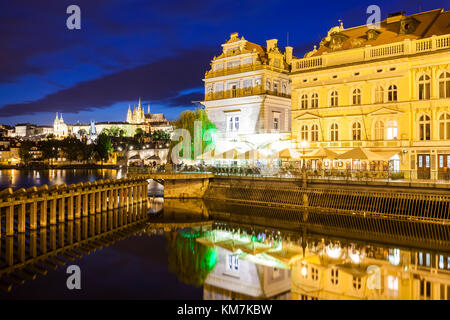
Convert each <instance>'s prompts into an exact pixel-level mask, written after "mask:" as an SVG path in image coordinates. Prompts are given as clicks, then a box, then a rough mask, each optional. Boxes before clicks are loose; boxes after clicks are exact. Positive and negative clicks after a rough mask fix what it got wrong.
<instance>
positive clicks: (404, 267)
mask: <svg viewBox="0 0 450 320" xmlns="http://www.w3.org/2000/svg"><path fill="white" fill-rule="evenodd" d="M449 275H450V256H449V255H448V254H447V255H446V254H435V253H430V252H429V253H427V252H411V251H408V250H400V249H398V248H389V249H388V248H376V247H372V246H370V247H369V246H367V247H360V248H357V249H356V248H355V247H353V246H341V245H340V244H339V243H335V244H334V245H333V244H328V245H325V243H324V242H318V243H317V244H316V245H311V244H309V245H308V247H307V248H306V250H305V256H304V257H302V258H301V259H299V260H297V261H296V262H295V264H293V266H292V298H293V299H301V300H309V299H321V300H322V299H408V300H409V299H414V300H421V299H437V300H439V299H442V300H449V299H450V277H449Z"/></svg>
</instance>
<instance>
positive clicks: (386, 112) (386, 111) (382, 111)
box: [367, 107, 403, 116]
mask: <svg viewBox="0 0 450 320" xmlns="http://www.w3.org/2000/svg"><path fill="white" fill-rule="evenodd" d="M402 113H403V112H401V111H398V110H395V109H391V108H386V107H384V108H380V109H378V110H375V111H372V112H369V113H368V114H367V115H368V116H383V115H393V114H402Z"/></svg>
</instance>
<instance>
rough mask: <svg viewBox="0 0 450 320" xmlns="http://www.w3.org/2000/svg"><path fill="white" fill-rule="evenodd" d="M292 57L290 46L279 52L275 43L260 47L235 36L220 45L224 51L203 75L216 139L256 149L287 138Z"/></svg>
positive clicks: (236, 34) (271, 42)
mask: <svg viewBox="0 0 450 320" xmlns="http://www.w3.org/2000/svg"><path fill="white" fill-rule="evenodd" d="M292 58H293V57H292V47H286V48H285V52H284V53H283V52H281V51H280V49H279V48H278V46H277V40H276V39H272V40H267V46H266V47H264V46H261V45H258V44H255V43H252V42H249V41H247V40H246V39H244V37H239V36H238V33H233V34H231V36H230V39H229V40H228V41H226V42H225V43H224V44H222V53H221V54H220V55H219V56H217V57H214V58H213V60H212V61H211V70H209V71H207V72H206V73H205V78H204V79H203V81H204V83H205V100H204V101H203V102H202V104H203V105H204V106H205V110H206V112H207V114H208V117H209V119H210V120H211V121H212V122H213V123H214V124H215V125H216V127H217V129H218V141H220V140H221V141H230V140H233V141H242V142H247V143H250V144H251V145H252V146H253V147H254V148H256V145H257V144H258V143H261V142H262V143H268V142H272V141H278V140H283V139H286V138H289V137H288V136H289V135H288V133H289V132H290V130H291V123H290V122H291V116H290V95H291V90H290V83H289V76H288V73H289V71H290V67H291V61H292ZM218 141H217V142H218ZM216 145H217V146H218V148H220V147H224V148H226V144H223V143H217V144H216Z"/></svg>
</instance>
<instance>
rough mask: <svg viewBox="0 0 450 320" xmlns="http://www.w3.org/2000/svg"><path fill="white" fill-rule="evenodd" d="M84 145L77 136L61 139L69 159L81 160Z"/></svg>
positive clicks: (64, 151)
mask: <svg viewBox="0 0 450 320" xmlns="http://www.w3.org/2000/svg"><path fill="white" fill-rule="evenodd" d="M84 146H85V145H84V143H83V142H81V141H80V140H78V139H77V138H70V137H68V138H65V139H64V140H62V141H61V150H62V152H63V153H64V157H65V158H66V159H67V160H69V161H77V160H81V159H82V158H83V156H82V150H83V148H84Z"/></svg>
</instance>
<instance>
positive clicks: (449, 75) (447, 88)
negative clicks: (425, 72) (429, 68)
mask: <svg viewBox="0 0 450 320" xmlns="http://www.w3.org/2000/svg"><path fill="white" fill-rule="evenodd" d="M439 98H450V72H444V73H442V74H441V75H440V76H439Z"/></svg>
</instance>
